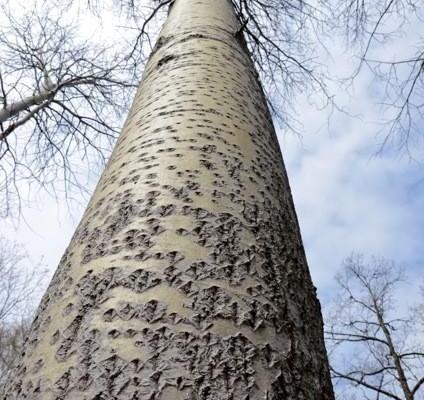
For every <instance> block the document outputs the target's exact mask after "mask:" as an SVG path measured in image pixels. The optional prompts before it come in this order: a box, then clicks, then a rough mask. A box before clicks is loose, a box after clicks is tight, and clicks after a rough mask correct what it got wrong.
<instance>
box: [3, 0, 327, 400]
mask: <svg viewBox="0 0 424 400" xmlns="http://www.w3.org/2000/svg"><path fill="white" fill-rule="evenodd" d="M237 29H238V23H237V20H236V17H235V15H234V11H233V9H232V5H231V2H230V1H229V0H176V1H175V2H174V5H173V6H172V9H171V11H170V14H169V17H168V20H167V22H166V24H165V26H164V28H163V29H162V32H161V35H160V38H159V40H158V42H157V45H156V47H155V49H154V51H153V54H152V56H151V58H150V60H149V63H148V65H147V67H146V70H145V73H144V76H143V79H142V82H141V85H140V89H139V91H138V93H137V95H136V98H135V100H134V104H133V106H132V109H131V111H130V114H129V117H128V119H127V121H126V124H125V126H124V128H123V131H122V134H121V136H120V138H119V141H118V143H117V145H116V148H115V150H114V153H113V155H112V157H111V160H110V161H109V163H108V166H107V168H106V170H105V172H104V174H103V176H102V178H101V180H100V182H99V184H98V187H97V189H96V191H95V193H94V195H93V197H92V199H91V202H90V204H89V206H88V208H87V210H86V212H85V214H84V217H83V219H82V221H81V223H80V225H79V227H78V229H77V231H76V233H75V235H74V237H73V239H72V241H71V244H70V246H69V248H68V250H67V252H66V254H65V255H64V257H63V259H62V261H61V264H60V266H59V268H58V270H57V272H56V274H55V276H54V278H53V281H52V283H51V285H50V287H49V289H48V291H47V293H46V295H45V297H44V299H43V301H42V304H41V305H40V308H39V310H38V314H37V318H36V320H35V322H34V325H33V328H32V332H31V335H30V338H29V341H28V344H27V346H26V347H27V348H26V354H25V355H24V359H23V362H22V364H21V366H20V367H19V369H18V370H17V372H16V376H15V378H14V380H13V382H12V383H11V385H10V388H9V391H8V394H7V395H6V399H7V400H12V399H13V400H17V399H19V400H21V399H31V400H41V399H42V400H50V399H62V400H70V399H75V400H76V399H87V400H88V399H98V400H100V399H116V400H124V399H125V400H129V399H142V400H144V399H146V400H147V399H150V400H153V399H157V400H178V399H181V400H183V399H184V400H189V399H190V400H224V399H226V400H230V399H231V400H242V399H243V400H247V399H249V400H262V399H263V400H265V399H267V400H271V399H272V400H283V399H293V400H294V399H296V400H301V399H305V400H312V399H314V400H331V399H333V394H332V389H331V384H330V379H329V373H328V365H327V359H326V354H325V348H324V343H323V335H322V319H321V314H320V307H319V303H318V301H317V299H316V295H315V291H314V287H313V285H312V283H311V279H310V276H309V272H308V267H307V264H306V259H305V256H304V251H303V246H302V242H301V238H300V234H299V227H298V223H297V219H296V215H295V211H294V207H293V203H292V198H291V193H290V188H289V184H288V180H287V176H286V173H285V170H284V166H283V162H282V158H281V153H280V150H279V146H278V143H277V140H276V135H275V131H274V128H273V125H272V121H271V118H270V115H269V112H268V109H267V105H266V102H265V99H264V96H263V93H262V90H261V87H260V85H259V83H258V80H257V74H256V72H255V70H254V68H253V66H252V64H251V62H250V60H249V57H248V55H247V54H246V52H245V50H244V49H243V46H242V44H241V43H240V40H239V39H238V38H237V35H236V34H235V32H237Z"/></svg>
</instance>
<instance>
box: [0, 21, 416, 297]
mask: <svg viewBox="0 0 424 400" xmlns="http://www.w3.org/2000/svg"><path fill="white" fill-rule="evenodd" d="M111 23H112V22H111ZM420 29H421V30H422V29H423V28H420ZM405 41H406V42H407V38H405V37H402V38H398V40H396V41H394V42H392V43H390V48H391V51H393V52H394V53H396V52H401V51H403V49H404V48H405ZM329 49H330V52H331V57H328V55H326V57H327V61H326V62H327V63H328V70H329V71H330V73H331V74H332V75H333V76H334V77H340V78H342V77H346V76H348V75H349V73H351V71H352V70H353V68H354V66H355V65H356V63H357V59H355V58H354V57H353V56H352V55H351V54H349V53H346V52H345V50H344V46H343V44H342V43H330V44H329ZM331 85H333V87H332V88H333V89H334V91H335V94H336V102H337V103H338V104H339V105H341V106H342V107H344V108H345V109H347V110H348V111H349V113H343V112H338V111H335V112H332V113H331V110H329V109H324V110H322V109H318V108H317V107H316V106H315V105H314V101H313V99H312V101H311V99H307V98H304V97H302V96H300V97H299V99H298V102H297V106H296V110H297V118H298V120H299V121H300V122H301V123H302V128H301V130H302V135H301V137H299V136H296V135H293V134H291V133H283V132H281V131H280V130H279V131H278V136H279V140H280V144H281V148H282V152H283V157H284V159H285V164H286V168H287V170H288V175H289V179H290V184H291V188H292V192H293V197H294V202H295V206H296V210H297V214H298V218H299V221H300V225H301V232H302V236H303V240H304V244H305V249H306V254H307V258H308V261H309V266H310V270H311V273H312V277H313V280H314V284H315V285H316V286H317V288H318V294H319V297H320V299H321V301H322V302H323V303H324V304H325V303H326V302H327V301H328V300H329V299H331V297H332V295H333V292H334V275H335V274H336V272H337V271H338V270H339V269H340V266H341V263H342V261H343V259H344V258H346V257H347V256H349V254H351V252H353V251H354V252H363V253H364V254H365V255H378V256H384V257H387V258H390V259H393V260H394V261H395V262H397V263H398V264H399V265H402V266H404V267H405V269H406V272H407V274H408V276H409V278H410V281H411V283H410V284H409V285H406V286H405V287H404V288H403V294H402V295H403V296H404V299H405V302H406V301H407V300H408V296H409V300H410V299H413V298H414V296H415V295H416V293H417V288H418V284H419V283H420V282H421V271H422V268H423V263H424V251H423V245H422V242H423V240H422V239H423V237H424V213H423V212H422V211H423V205H424V168H423V167H424V166H423V165H422V163H420V162H418V161H414V160H411V159H410V158H408V157H406V156H402V155H400V154H399V153H397V152H395V151H390V148H388V149H386V151H384V152H383V153H382V154H380V155H377V152H378V150H379V144H380V143H381V140H382V136H381V134H379V133H378V132H379V130H380V128H381V126H380V125H379V124H378V123H377V122H378V121H380V120H381V112H382V111H381V107H380V106H379V105H378V101H379V94H380V90H381V88H380V87H379V86H378V85H376V83H375V82H374V80H373V78H372V75H371V74H370V72H369V71H368V72H367V71H365V72H364V73H361V74H360V75H359V76H358V77H357V79H356V81H355V84H354V85H353V86H350V87H349V88H343V89H340V88H339V89H336V86H335V85H336V84H335V83H333V84H331ZM423 128H424V127H423ZM421 160H424V157H422V158H421ZM35 199H36V201H34V202H33V204H32V205H31V207H27V206H26V207H25V208H24V209H23V210H22V212H23V213H22V218H21V219H20V221H17V220H16V219H6V220H4V221H1V228H0V233H1V234H2V235H3V236H6V237H7V238H9V239H10V240H16V241H18V242H20V243H22V245H23V246H24V247H25V248H26V249H27V251H28V253H29V255H30V257H31V259H32V260H33V262H34V263H35V262H36V261H38V260H40V259H43V263H44V264H45V265H46V266H47V267H48V268H49V270H50V271H51V274H52V273H53V272H54V270H55V268H56V266H57V264H58V262H59V259H60V257H61V256H62V254H63V252H64V250H65V248H66V246H67V245H68V243H69V241H70V238H71V236H72V234H73V232H74V230H75V228H76V225H77V224H78V222H79V219H80V217H81V215H82V212H83V211H84V202H83V204H80V205H73V206H72V207H71V209H69V208H68V206H67V204H66V202H65V201H64V200H63V199H59V201H58V202H57V201H56V199H53V198H51V197H49V196H48V195H46V194H45V193H43V192H40V193H38V194H36V196H35Z"/></svg>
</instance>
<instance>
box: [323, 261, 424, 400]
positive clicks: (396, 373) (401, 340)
mask: <svg viewBox="0 0 424 400" xmlns="http://www.w3.org/2000/svg"><path fill="white" fill-rule="evenodd" d="M336 281H337V285H338V289H339V291H338V295H337V297H336V299H335V301H334V306H333V309H332V310H331V312H329V313H327V314H328V316H327V321H326V329H325V335H326V341H327V346H328V348H329V350H330V351H329V353H330V363H331V372H332V378H333V379H334V382H335V384H336V385H335V387H336V388H337V389H338V392H339V398H340V399H346V398H348V397H349V395H350V396H351V397H350V398H357V397H355V395H356V394H359V396H358V397H359V398H366V399H397V400H414V399H415V400H417V399H423V398H424V343H423V340H422V338H423V336H422V335H423V325H422V324H420V321H419V318H418V317H419V314H418V310H419V308H420V307H422V305H421V306H418V308H417V306H415V307H414V308H411V309H409V310H408V311H406V312H404V313H402V311H401V310H400V305H399V304H397V302H396V300H397V296H399V293H400V292H399V289H400V287H401V284H402V283H403V282H404V275H403V271H402V269H400V268H399V267H397V266H396V264H395V263H394V262H393V261H390V260H386V259H383V258H372V259H371V260H370V261H369V262H367V261H366V260H365V258H364V256H363V255H360V254H354V255H352V256H350V257H349V258H347V259H346V260H345V262H344V269H343V271H342V272H341V273H339V274H338V275H337V278H336ZM352 387H353V388H355V389H354V390H353V391H352Z"/></svg>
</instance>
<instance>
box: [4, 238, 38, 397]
mask: <svg viewBox="0 0 424 400" xmlns="http://www.w3.org/2000/svg"><path fill="white" fill-rule="evenodd" d="M45 275H46V270H45V269H44V268H43V266H42V264H41V263H36V264H32V263H31V260H30V259H29V257H28V255H27V254H26V253H25V251H24V250H23V249H22V246H21V245H20V244H18V243H12V242H9V241H8V240H7V239H5V238H4V237H1V236H0V396H1V393H2V387H3V385H4V384H5V382H6V380H7V378H8V376H9V374H10V372H11V371H12V369H13V367H14V366H15V364H16V362H17V360H18V358H19V355H20V353H21V350H22V346H23V343H24V339H25V335H26V332H27V330H28V329H29V325H30V322H31V319H32V313H33V312H34V302H35V303H36V302H37V301H38V296H39V295H40V293H41V292H40V291H41V290H42V289H43V284H44V278H45Z"/></svg>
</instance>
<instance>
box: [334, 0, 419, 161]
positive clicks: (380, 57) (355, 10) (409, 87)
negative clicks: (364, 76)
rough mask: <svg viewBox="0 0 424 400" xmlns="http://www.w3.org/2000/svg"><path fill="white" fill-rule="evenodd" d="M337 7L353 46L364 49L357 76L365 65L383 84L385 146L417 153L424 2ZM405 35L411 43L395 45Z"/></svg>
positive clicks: (362, 0)
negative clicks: (392, 44) (389, 143)
mask: <svg viewBox="0 0 424 400" xmlns="http://www.w3.org/2000/svg"><path fill="white" fill-rule="evenodd" d="M334 9H335V10H337V11H336V12H337V17H336V19H337V20H338V21H339V23H340V26H341V27H342V29H344V31H345V36H346V38H347V41H348V45H349V47H355V46H357V49H358V54H359V62H358V65H357V68H356V70H355V72H354V74H353V76H352V78H353V79H354V78H356V77H357V76H358V74H359V73H360V71H362V70H364V69H365V70H369V71H371V73H372V74H373V77H374V78H376V81H377V82H380V83H382V84H383V90H380V91H379V92H380V93H379V96H380V102H381V104H382V114H383V118H382V119H383V129H382V132H383V133H384V135H383V141H382V145H381V149H383V148H384V147H385V145H386V144H387V143H388V142H391V143H392V144H394V145H395V147H396V148H397V149H398V150H399V151H406V152H407V153H408V154H409V155H411V156H412V155H413V149H414V147H416V146H417V145H422V144H423V139H424V138H423V135H422V129H421V128H420V127H422V124H423V122H424V103H423V101H422V98H423V94H424V43H423V34H424V32H423V30H422V29H421V26H422V22H423V17H424V7H423V4H422V3H421V2H420V1H417V0H349V1H339V0H335V7H334ZM400 37H404V38H405V39H406V40H405V42H406V46H405V44H404V45H402V47H401V48H399V46H398V47H397V48H396V47H393V46H391V43H393V42H392V39H394V38H397V39H399V38H400ZM405 47H406V48H405ZM383 49H384V51H383Z"/></svg>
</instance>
